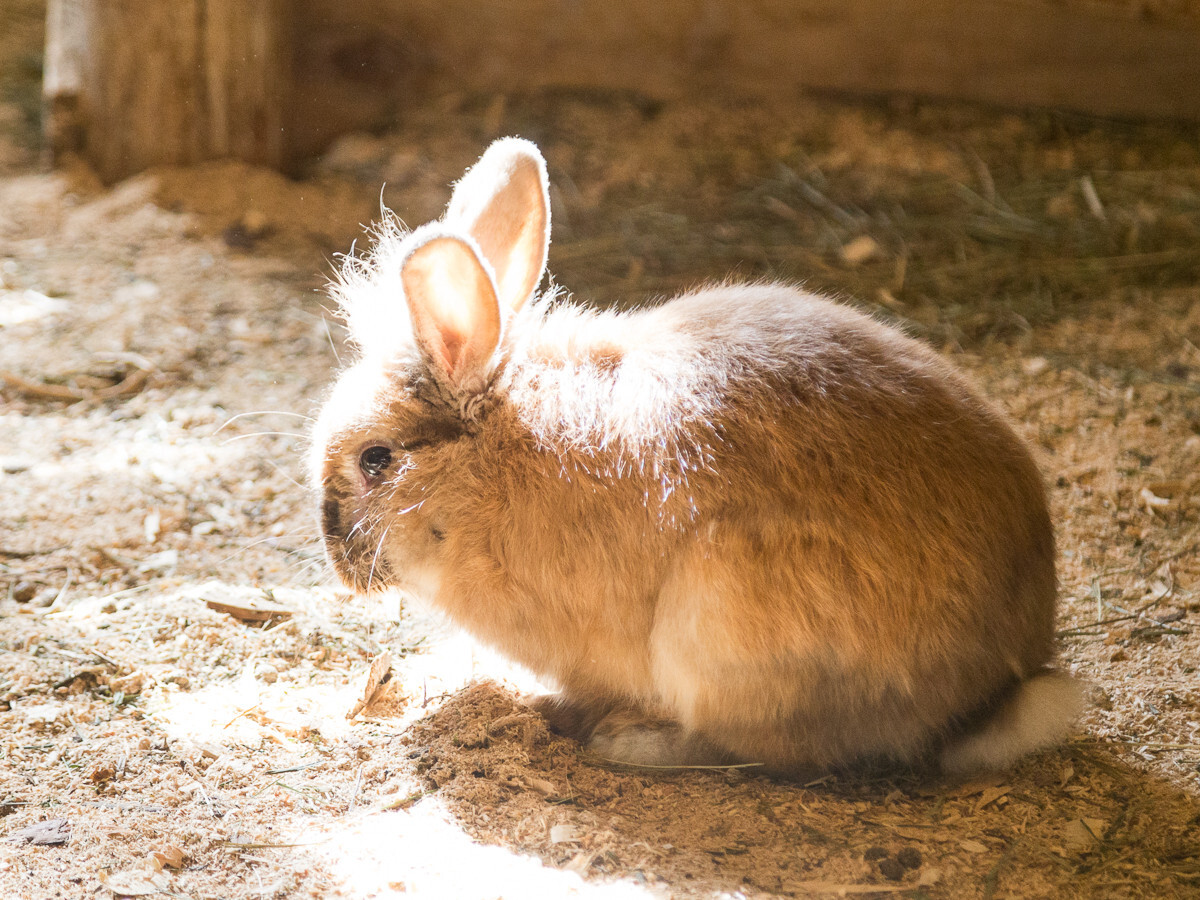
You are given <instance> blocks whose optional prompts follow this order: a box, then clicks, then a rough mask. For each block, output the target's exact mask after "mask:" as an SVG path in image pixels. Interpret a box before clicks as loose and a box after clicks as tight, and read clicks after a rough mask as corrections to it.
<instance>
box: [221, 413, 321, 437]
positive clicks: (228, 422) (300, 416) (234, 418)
mask: <svg viewBox="0 0 1200 900" xmlns="http://www.w3.org/2000/svg"><path fill="white" fill-rule="evenodd" d="M246 416H294V417H296V418H297V419H304V420H306V421H308V422H314V421H316V420H315V419H313V417H312V416H306V415H305V414H304V413H298V412H289V411H288V410H285V409H264V410H261V411H258V412H242V413H238V414H237V415H236V416H230V417H229V418H228V419H226V420H225V421H224V422H222V423H221V427H220V428H218V429H217V430H216V431H214V432H213V434H214V435H218V434H220V433H221V431H222V429H224V428H225V426H226V425H232V424H233V423H234V422H236V421H237V420H238V419H244V418H245V417H246Z"/></svg>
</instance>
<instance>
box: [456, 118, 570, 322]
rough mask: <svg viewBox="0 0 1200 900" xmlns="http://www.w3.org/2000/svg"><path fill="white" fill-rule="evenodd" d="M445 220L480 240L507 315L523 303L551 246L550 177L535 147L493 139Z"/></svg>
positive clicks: (539, 277) (465, 178) (462, 184)
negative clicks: (493, 273) (493, 141)
mask: <svg viewBox="0 0 1200 900" xmlns="http://www.w3.org/2000/svg"><path fill="white" fill-rule="evenodd" d="M445 222H446V224H447V225H449V226H451V227H452V228H455V229H458V228H462V229H464V230H466V232H467V233H468V234H470V235H471V237H473V238H474V239H475V241H476V243H478V244H479V248H480V249H481V250H482V251H483V255H484V258H485V259H486V260H487V261H488V262H489V263H490V264H491V266H492V269H493V270H494V271H495V273H496V290H497V294H498V296H499V300H500V304H501V306H502V307H503V308H504V310H505V314H506V315H507V314H509V313H512V312H516V311H517V310H518V309H520V308H521V307H522V306H524V305H525V304H526V303H527V302H529V298H530V297H531V296H533V292H534V290H535V289H536V288H537V286H538V282H540V281H541V280H542V273H543V272H544V271H545V269H546V254H547V252H548V251H549V249H550V193H549V179H548V178H547V176H546V161H545V160H544V159H543V158H542V154H541V152H540V151H539V150H538V148H537V147H536V146H535V145H534V144H532V143H530V142H529V141H525V140H521V139H520V138H501V139H500V140H498V141H496V142H495V143H493V144H492V145H491V146H490V147H488V149H487V152H485V153H484V154H483V156H482V157H481V158H480V160H479V162H477V163H476V164H475V165H474V166H472V167H471V168H470V170H469V171H468V172H467V174H466V175H464V176H463V178H462V180H461V181H460V182H459V183H458V185H457V186H456V187H455V189H454V196H453V197H451V198H450V205H449V206H448V207H447V208H446V215H445Z"/></svg>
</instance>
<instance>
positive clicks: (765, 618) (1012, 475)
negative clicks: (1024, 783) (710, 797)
mask: <svg viewBox="0 0 1200 900" xmlns="http://www.w3.org/2000/svg"><path fill="white" fill-rule="evenodd" d="M535 154H536V149H532V148H531V145H527V144H524V143H523V142H517V141H512V140H509V141H503V142H500V143H499V144H497V145H496V147H494V148H493V149H492V150H489V153H488V154H487V155H485V157H484V158H483V160H482V161H481V162H480V164H479V165H478V166H477V167H476V168H475V169H473V170H472V173H471V174H470V175H469V176H468V179H466V180H464V183H463V184H464V186H465V185H468V184H469V185H470V189H471V190H473V191H478V190H484V189H485V188H486V185H488V184H489V183H491V184H494V185H495V188H494V190H495V191H496V192H497V196H500V197H502V198H503V202H492V203H490V204H489V203H488V202H487V198H486V197H484V198H482V199H481V200H477V201H475V202H474V203H473V204H466V203H463V202H459V201H458V200H457V198H458V195H457V194H456V202H458V205H459V206H460V207H461V206H472V208H484V209H485V212H484V213H481V214H479V216H478V217H477V218H476V219H473V220H472V221H470V222H466V223H464V222H461V221H460V220H459V219H458V218H456V217H455V215H454V214H453V211H454V209H455V205H454V204H452V206H451V213H450V214H448V216H447V218H446V220H445V221H444V222H443V223H440V224H438V225H436V226H428V227H427V228H426V229H421V230H419V231H417V232H415V233H413V234H412V235H403V234H400V233H398V232H395V231H391V232H386V233H385V234H384V235H383V236H382V237H381V239H380V246H379V247H378V248H377V249H376V253H375V257H374V261H373V262H371V261H368V262H367V263H365V264H359V268H358V269H356V270H354V271H352V272H350V273H349V274H348V277H347V281H346V282H345V284H344V285H343V286H342V288H341V293H342V302H343V304H344V305H345V306H346V307H347V308H348V319H349V321H350V322H351V327H352V331H354V332H355V336H356V337H357V338H358V339H359V341H360V343H362V344H363V347H364V356H363V359H362V360H361V361H360V362H359V363H358V364H357V365H356V366H354V367H353V368H351V369H350V370H348V371H347V372H346V373H344V374H343V376H342V379H341V381H340V382H339V385H338V387H337V389H336V390H335V392H334V394H333V396H332V398H331V399H330V400H329V402H328V403H327V404H326V406H325V409H324V412H323V414H322V416H321V420H320V422H319V424H318V428H317V434H316V442H315V444H316V448H317V450H318V453H319V456H318V457H317V459H316V460H315V477H316V479H317V481H318V483H319V484H320V486H321V491H322V497H323V504H324V508H325V522H326V528H325V537H326V543H327V546H328V548H329V553H330V557H331V559H332V561H333V563H334V566H335V568H336V569H337V571H338V573H339V574H340V575H341V576H342V577H343V579H345V580H346V581H347V582H348V583H349V584H351V585H353V586H354V587H356V588H358V589H360V590H370V589H374V588H376V587H384V586H387V585H404V586H408V587H410V588H412V589H414V590H416V591H418V592H424V593H426V594H427V595H428V596H429V599H430V600H431V601H432V602H433V603H434V604H435V605H436V606H438V607H439V608H441V609H442V610H443V611H445V612H446V613H447V614H448V615H449V616H450V618H451V619H453V620H454V621H455V622H457V623H458V624H460V625H461V626H463V627H465V628H466V629H468V630H469V631H471V632H472V633H473V634H474V635H476V637H478V638H479V639H480V640H482V641H484V642H486V643H488V644H491V645H492V646H494V647H496V648H498V649H500V650H501V651H502V652H504V653H505V654H507V655H508V656H510V657H512V658H513V659H515V660H516V661H518V662H520V663H522V664H524V665H526V666H527V667H529V668H530V669H532V670H533V671H534V672H536V673H538V674H539V675H540V676H542V677H544V678H548V679H551V680H553V681H554V682H556V683H557V684H558V685H559V686H560V687H561V689H562V692H563V698H562V699H561V700H560V701H559V704H558V706H557V707H556V708H557V709H558V710H559V711H560V712H561V713H562V714H561V715H560V716H559V719H560V724H563V725H564V726H565V727H566V728H567V730H570V731H572V732H573V733H576V734H577V735H579V736H581V737H582V738H583V739H585V740H591V742H592V744H593V746H595V747H596V748H597V749H598V750H601V751H604V750H607V751H609V752H610V753H612V754H613V755H615V756H617V757H619V758H621V757H624V758H628V759H630V760H631V761H635V762H636V761H642V762H649V761H658V762H662V761H664V760H665V761H675V762H689V761H695V760H696V758H697V757H704V756H714V755H715V756H716V757H719V758H720V759H722V760H726V761H727V760H728V759H740V760H746V761H756V762H762V763H765V764H766V765H768V766H770V767H771V768H773V769H776V770H782V771H794V770H800V769H810V768H812V767H822V766H828V765H834V764H839V763H845V762H849V761H853V760H856V759H865V758H878V757H885V758H890V759H897V760H913V759H916V758H918V757H920V756H922V755H923V754H926V753H927V752H929V751H930V750H932V749H935V748H936V747H938V746H939V745H941V744H942V743H943V742H945V741H946V740H947V738H948V737H950V736H952V735H954V733H955V732H956V730H957V729H961V728H962V725H961V724H960V723H962V722H966V721H968V720H969V719H970V717H971V716H972V714H976V713H977V711H978V710H980V709H984V708H986V707H987V706H988V704H989V703H990V702H993V701H994V700H995V699H996V698H998V697H1000V696H1002V695H1004V694H1005V692H1011V691H1012V687H1013V685H1014V684H1019V683H1023V682H1024V681H1026V680H1028V679H1030V678H1033V677H1035V676H1036V675H1037V674H1038V673H1039V672H1041V671H1042V669H1043V667H1045V666H1046V665H1047V664H1048V663H1049V662H1050V661H1051V658H1052V655H1053V621H1054V602H1055V573H1054V540H1053V534H1052V530H1051V525H1050V518H1049V515H1048V513H1047V508H1046V501H1045V497H1044V492H1043V488H1042V482H1041V478H1040V475H1039V473H1038V471H1037V469H1036V467H1035V465H1034V463H1033V461H1032V459H1031V457H1030V454H1029V452H1028V451H1027V449H1026V448H1025V447H1024V446H1023V444H1022V443H1021V441H1020V440H1019V439H1018V438H1017V437H1016V435H1015V434H1014V433H1013V431H1012V429H1011V428H1010V427H1009V426H1008V425H1007V424H1006V423H1005V422H1004V420H1003V419H1002V418H1001V417H1000V416H999V415H998V414H997V413H996V412H995V411H994V410H993V409H992V408H991V407H990V406H989V405H988V404H986V403H985V402H983V401H982V400H980V399H979V398H978V397H977V396H976V395H975V394H974V393H973V391H972V390H971V389H970V388H969V387H968V386H967V385H966V384H965V382H964V380H963V379H962V378H961V377H960V376H959V375H958V374H956V373H955V372H954V371H953V370H952V369H951V368H950V367H949V366H948V365H947V364H946V363H945V362H943V361H942V360H941V359H939V358H938V357H937V356H936V355H934V354H933V353H932V352H930V351H929V350H928V349H926V348H925V347H923V346H922V345H920V344H918V343H917V342H915V341H913V340H910V339H909V338H907V337H905V336H903V335H901V334H900V333H898V332H897V331H895V330H893V329H891V328H888V327H886V326H884V325H881V324H880V323H878V322H875V321H874V320H872V319H870V318H868V317H866V316H863V315H861V314H859V313H857V312H854V311H853V310H851V309H849V308H847V307H845V306H841V305H837V304H834V303H831V302H829V301H827V300H824V299H821V298H818V297H815V296H813V295H811V294H807V293H804V292H801V291H798V290H795V289H792V288H789V287H786V286H781V285H730V286H723V287H714V288H710V289H707V290H704V291H700V292H698V293H694V294H690V295H686V296H683V297H680V298H678V299H676V300H673V301H671V302H669V303H666V304H664V305H662V306H659V307H656V308H652V309H647V310H642V311H638V312H631V313H614V312H591V311H585V310H583V309H580V308H577V307H575V306H572V305H569V304H564V303H556V302H554V299H553V298H541V299H537V300H535V301H534V302H532V303H529V302H527V301H528V299H529V298H528V296H516V297H513V296H508V297H506V296H504V291H505V289H504V288H503V287H497V284H499V282H497V281H496V280H495V276H494V274H493V273H494V272H495V271H500V270H507V271H514V270H520V271H524V270H523V269H521V265H525V268H527V269H533V268H536V270H537V271H538V272H540V271H541V269H540V266H541V264H542V262H543V261H544V258H545V254H544V246H543V245H541V244H540V243H539V244H537V245H536V246H532V245H531V241H530V240H529V239H528V233H529V226H528V220H530V219H535V220H537V221H539V222H541V221H545V222H546V227H547V229H548V205H545V179H544V170H541V169H539V171H542V172H543V174H542V177H541V180H540V181H539V182H538V187H539V188H540V190H534V189H533V188H532V187H531V186H530V180H529V178H528V177H527V173H528V171H529V170H528V161H529V160H530V159H534V160H535V161H536V162H537V163H538V165H539V166H540V156H535ZM514 160H516V162H514ZM514 167H519V169H520V171H521V172H522V173H524V174H523V176H522V177H521V178H515V177H506V175H505V173H506V172H508V171H511V170H513V169H514ZM493 170H494V174H493ZM514 184H515V185H518V186H517V187H511V185H514ZM462 189H463V188H462V187H460V191H461V190H462ZM514 191H519V192H520V196H514V195H513V192H514ZM487 209H493V210H495V212H494V213H488V212H487ZM521 210H535V211H536V215H535V214H534V213H530V214H528V215H523V214H521V212H520V211H521ZM538 216H541V217H542V218H538ZM480 219H482V220H483V221H482V224H480V222H479V220H480ZM472 229H478V230H480V232H481V233H486V235H487V244H488V246H489V247H491V248H493V249H491V250H490V251H489V253H490V254H492V255H495V254H496V253H497V252H501V251H497V250H496V249H495V248H497V247H504V246H506V242H505V239H504V234H506V233H507V232H511V233H512V234H513V236H514V239H513V240H512V241H511V242H510V243H511V244H512V245H513V246H514V248H515V249H514V250H513V251H512V252H513V253H514V254H517V255H518V256H521V257H522V258H523V257H525V256H529V257H530V259H531V260H535V258H536V260H535V261H533V262H524V261H523V259H522V260H518V261H517V262H515V263H514V261H513V260H495V261H494V260H492V259H491V258H490V257H489V256H485V255H484V253H483V251H482V250H480V245H481V244H483V243H484V242H483V241H479V242H478V243H477V242H476V241H475V240H474V238H473V236H472V235H473V231H472ZM506 230H507V231H506ZM547 234H548V231H547ZM397 244H399V246H396V245H397ZM449 244H455V246H454V248H453V252H452V253H447V254H444V255H443V254H442V251H441V249H439V248H443V247H445V246H447V245H449ZM463 248H466V250H468V251H470V252H471V254H474V257H475V258H477V260H478V265H479V272H476V273H474V274H471V275H470V276H469V277H468V276H467V275H464V274H463V273H462V272H461V266H460V264H459V262H458V261H459V260H461V259H470V258H471V257H470V255H468V254H466V253H464V249H463ZM539 254H540V256H539ZM410 260H419V266H417V265H416V264H413V265H411V266H410V265H409V261H410ZM373 265H374V266H376V267H378V266H388V265H399V267H400V269H401V272H402V273H403V284H404V288H405V294H406V296H407V297H408V302H409V304H410V306H414V309H413V311H412V318H411V322H412V323H413V324H412V325H409V326H401V327H397V328H395V329H394V330H393V332H392V333H390V334H381V333H379V332H378V331H377V330H375V329H374V328H373V327H372V328H367V329H365V330H364V329H363V328H362V327H360V328H359V329H357V330H355V328H354V326H355V322H356V321H358V322H367V321H369V322H372V323H376V322H381V321H386V320H387V316H388V315H389V314H388V313H387V312H384V311H381V310H377V309H370V308H367V309H364V308H363V307H364V306H366V307H370V306H371V305H372V304H376V305H378V304H384V303H391V304H400V305H401V306H403V303H404V298H403V297H401V296H392V297H387V296H384V295H385V294H386V293H387V292H388V288H387V285H389V284H393V283H394V282H395V275H394V273H389V272H387V271H381V270H380V269H379V268H372V266H373ZM471 265H472V266H473V265H474V263H471ZM439 266H447V267H449V266H453V267H454V272H453V273H447V272H440V270H439ZM426 271H432V272H435V273H440V274H438V279H437V282H436V284H434V283H433V282H428V283H426V282H424V281H422V280H421V279H422V278H424V277H425V276H424V275H423V274H421V273H424V272H426ZM472 271H473V270H472ZM413 272H417V273H418V274H417V275H413V274H412V273H413ZM479 273H485V274H487V275H489V276H490V277H491V278H492V280H491V281H490V282H488V281H486V280H483V279H481V278H480V277H479ZM389 279H390V280H389ZM508 280H509V281H510V282H512V281H515V280H517V279H515V278H510V279H508ZM526 282H528V279H525V281H524V282H523V283H522V286H521V287H520V288H519V289H518V290H520V291H524V292H526V293H528V292H529V291H532V288H531V287H525V286H524V284H525V283H526ZM477 283H480V284H484V285H485V290H484V291H483V293H484V294H487V297H486V298H484V299H485V300H486V302H482V303H480V302H477V301H479V297H478V296H475V293H474V292H476V291H477V288H476V287H473V285H476V284H477ZM445 284H450V285H451V286H450V287H449V288H447V287H444V285H445ZM534 284H536V281H535V282H534ZM458 285H466V287H461V286H458ZM487 285H490V288H488V287H487ZM435 287H436V288H438V289H440V290H442V291H443V292H444V291H447V290H449V291H452V292H453V291H470V292H472V299H471V302H470V303H467V304H465V305H464V304H462V303H459V302H458V301H454V302H453V303H449V304H448V305H449V306H451V307H453V309H454V310H461V309H463V308H474V307H475V306H481V308H483V309H485V310H490V309H491V306H490V305H489V304H494V305H495V307H496V308H497V309H499V310H501V311H502V313H501V314H502V316H503V318H504V324H503V336H502V337H501V338H499V339H498V341H496V342H495V346H494V347H492V345H491V344H488V343H487V342H486V341H484V344H486V346H485V347H484V351H486V352H484V354H483V356H482V357H481V358H480V359H475V356H478V355H479V353H478V352H477V351H472V353H473V354H474V355H473V356H471V358H470V359H466V356H468V355H470V354H462V355H463V357H464V359H466V361H464V362H463V363H461V365H457V364H455V363H453V362H446V360H447V359H449V358H450V357H449V356H447V355H446V354H445V353H441V355H439V352H440V351H436V352H435V351H431V350H430V349H429V348H430V347H442V346H458V344H456V343H455V342H456V341H458V342H461V341H463V340H466V339H468V338H470V334H469V333H468V334H467V336H466V337H465V338H464V337H463V325H462V319H461V315H460V313H459V312H453V314H452V315H451V314H445V315H443V314H442V313H441V312H440V311H439V300H438V299H437V290H433V288H435ZM510 293H511V292H510ZM426 294H428V295H429V297H428V298H426V296H425V295H426ZM416 306H420V307H421V308H420V309H419V310H418V309H416V308H415V307H416ZM487 315H490V313H489V314H487ZM487 315H485V314H482V313H481V314H480V316H481V318H482V319H483V320H485V321H483V324H482V325H481V326H480V331H479V333H484V334H486V332H487V331H488V330H489V329H490V328H491V326H490V325H489V324H488V323H487V321H486V319H487ZM439 316H441V320H439ZM414 329H415V330H414ZM467 331H468V332H470V329H467ZM439 342H440V343H439ZM476 343H477V344H478V343H479V342H478V341H477V342H476ZM472 346H474V345H472ZM456 365H457V368H456ZM372 446H380V447H384V448H387V449H388V451H389V452H390V453H391V454H392V462H393V465H392V466H391V467H390V468H389V470H388V472H387V473H386V475H385V476H381V477H380V478H378V479H374V480H372V479H371V478H369V477H367V476H366V475H364V470H363V469H362V467H361V465H360V458H361V455H362V453H363V450H364V448H368V447H372ZM563 710H566V711H567V712H562V711H563ZM1059 730H1061V729H1059ZM1051 731H1055V729H1053V728H1052V729H1051ZM1055 733H1056V734H1057V731H1055ZM631 735H632V736H631ZM1024 749H1028V748H1026V747H1022V748H1019V749H1018V750H1017V751H1015V752H1020V751H1021V750H1024Z"/></svg>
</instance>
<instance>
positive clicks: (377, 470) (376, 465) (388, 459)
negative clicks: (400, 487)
mask: <svg viewBox="0 0 1200 900" xmlns="http://www.w3.org/2000/svg"><path fill="white" fill-rule="evenodd" d="M391 464H392V451H391V450H390V449H389V448H387V447H380V446H378V445H377V446H374V447H368V448H367V449H366V450H364V451H363V452H362V453H361V454H360V455H359V457H358V467H359V468H360V469H362V473H363V474H364V475H366V476H367V477H368V478H378V477H379V476H380V475H382V474H383V473H384V472H386V471H387V468H388V466H390V465H391Z"/></svg>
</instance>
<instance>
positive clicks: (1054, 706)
mask: <svg viewBox="0 0 1200 900" xmlns="http://www.w3.org/2000/svg"><path fill="white" fill-rule="evenodd" d="M1084 705H1085V704H1084V697H1083V686H1082V685H1081V684H1080V683H1079V682H1078V681H1076V680H1075V679H1074V678H1072V677H1070V676H1069V675H1066V674H1063V673H1061V672H1052V673H1047V674H1045V675H1038V676H1036V677H1034V678H1031V679H1029V680H1028V681H1026V682H1025V683H1024V684H1022V685H1021V686H1020V687H1019V688H1018V689H1017V692H1016V694H1015V695H1014V696H1013V697H1012V698H1011V699H1010V700H1009V701H1008V703H1006V704H1005V705H1004V707H1003V708H1002V709H1001V710H1000V711H999V712H998V713H997V714H996V715H995V716H994V717H993V718H992V719H991V720H990V721H989V722H988V723H987V724H986V725H984V727H983V728H982V729H981V730H979V731H977V732H974V733H972V734H969V735H967V736H966V737H964V738H962V739H961V740H958V741H956V742H955V743H952V744H950V745H949V746H948V747H947V748H946V749H945V750H944V751H943V753H942V759H941V764H942V771H944V772H947V773H949V774H966V773H968V772H978V771H988V770H994V769H1002V768H1004V767H1005V766H1008V765H1010V764H1012V763H1013V762H1015V761H1016V760H1017V759H1019V758H1020V757H1022V756H1024V755H1025V754H1026V753H1031V752H1032V751H1034V750H1039V749H1041V748H1044V747H1049V746H1052V745H1053V744H1056V743H1058V742H1059V741H1060V740H1062V739H1063V738H1064V737H1065V736H1066V734H1067V732H1068V731H1069V730H1070V728H1071V725H1072V724H1073V723H1074V722H1075V720H1076V719H1077V718H1079V715H1080V714H1081V713H1082V712H1083V709H1084Z"/></svg>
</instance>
